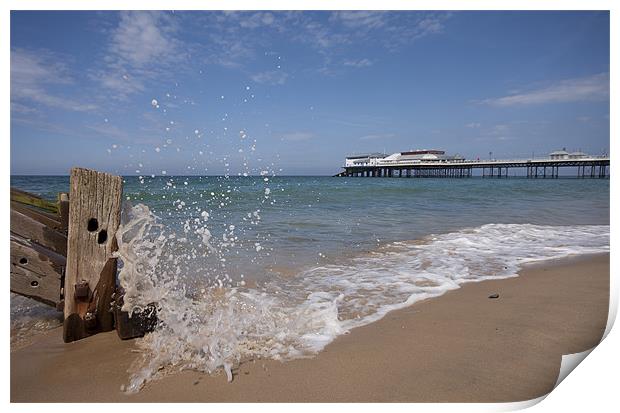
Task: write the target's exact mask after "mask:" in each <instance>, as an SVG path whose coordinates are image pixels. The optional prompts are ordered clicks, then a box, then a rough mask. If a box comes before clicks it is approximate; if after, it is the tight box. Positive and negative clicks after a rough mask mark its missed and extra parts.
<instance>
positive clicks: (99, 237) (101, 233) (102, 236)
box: [97, 229, 108, 244]
mask: <svg viewBox="0 0 620 413" xmlns="http://www.w3.org/2000/svg"><path fill="white" fill-rule="evenodd" d="M107 239H108V231H106V230H105V229H102V230H101V231H99V234H97V242H98V243H99V244H103V243H104V242H106V240H107Z"/></svg>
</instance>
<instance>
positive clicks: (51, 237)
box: [11, 209, 67, 255]
mask: <svg viewBox="0 0 620 413" xmlns="http://www.w3.org/2000/svg"><path fill="white" fill-rule="evenodd" d="M11 232H13V233H15V234H17V235H21V236H22V237H24V238H26V239H29V240H32V241H34V242H36V243H37V244H39V245H42V246H44V247H46V248H49V249H51V250H52V251H54V252H57V253H58V254H60V255H67V237H66V236H64V235H63V234H61V233H60V232H58V231H54V230H53V229H51V228H48V227H47V226H46V225H44V224H42V223H41V222H39V221H36V220H34V219H32V218H30V217H29V216H26V215H24V214H22V213H21V212H18V211H16V210H14V209H11Z"/></svg>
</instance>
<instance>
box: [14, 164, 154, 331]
mask: <svg viewBox="0 0 620 413" xmlns="http://www.w3.org/2000/svg"><path fill="white" fill-rule="evenodd" d="M122 193H123V181H122V178H121V177H120V176H114V175H110V174H106V173H102V172H97V171H93V170H88V169H84V168H73V169H72V170H71V178H70V192H69V193H60V194H59V195H58V199H57V201H56V202H51V201H48V200H45V199H42V198H41V197H39V196H37V195H34V194H31V193H28V192H24V191H22V190H19V189H16V188H11V291H12V292H14V293H16V294H19V295H23V296H25V297H29V298H32V299H34V300H37V301H39V302H42V303H44V304H47V305H51V306H54V307H55V308H56V309H58V310H59V311H63V313H64V323H63V338H64V341H65V342H71V341H75V340H79V339H82V338H85V337H88V336H90V335H93V334H96V333H98V332H102V331H110V330H112V329H114V328H116V330H117V332H118V334H119V336H120V337H121V338H123V339H125V338H132V337H137V336H140V335H143V334H144V333H145V332H146V331H147V330H148V329H151V328H152V327H153V326H154V320H153V317H152V316H151V317H146V316H145V317H143V316H142V315H141V314H132V317H130V316H129V314H127V313H124V312H122V311H121V310H120V307H121V305H122V291H121V289H120V287H119V286H118V285H117V259H116V258H115V257H114V256H113V253H114V252H115V251H116V250H117V249H118V244H117V240H116V232H117V230H118V227H119V225H120V219H121V203H122Z"/></svg>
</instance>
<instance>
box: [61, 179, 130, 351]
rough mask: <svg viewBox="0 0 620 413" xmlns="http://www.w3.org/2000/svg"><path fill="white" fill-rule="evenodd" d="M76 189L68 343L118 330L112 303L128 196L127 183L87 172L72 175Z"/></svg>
mask: <svg viewBox="0 0 620 413" xmlns="http://www.w3.org/2000/svg"><path fill="white" fill-rule="evenodd" d="M70 186H71V190H70V193H69V200H70V201H69V204H70V208H69V236H68V250H67V269H66V272H65V286H64V300H65V321H64V334H63V338H64V340H65V342H70V341H75V340H79V339H81V338H84V337H88V336H90V335H93V334H96V333H97V332H100V331H109V330H112V329H113V327H114V318H113V315H112V313H111V312H110V303H111V298H112V293H113V291H114V288H115V284H116V258H113V257H112V254H113V253H114V252H115V251H116V250H117V249H118V245H117V243H116V231H117V229H118V226H119V224H120V216H121V197H122V191H123V183H122V178H121V177H119V176H113V175H109V174H106V173H101V172H97V171H92V170H88V169H83V168H73V169H72V170H71V184H70ZM84 283H87V284H84ZM80 284H81V285H80ZM76 287H77V288H76Z"/></svg>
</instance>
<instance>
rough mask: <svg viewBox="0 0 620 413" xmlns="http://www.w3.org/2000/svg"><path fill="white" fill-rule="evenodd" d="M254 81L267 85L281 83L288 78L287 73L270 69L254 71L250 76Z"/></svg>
mask: <svg viewBox="0 0 620 413" xmlns="http://www.w3.org/2000/svg"><path fill="white" fill-rule="evenodd" d="M251 77H252V80H253V81H255V82H256V83H263V84H267V85H283V84H284V83H286V79H288V74H287V73H285V72H282V71H278V70H270V71H266V72H261V73H256V74H254V75H252V76H251Z"/></svg>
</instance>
